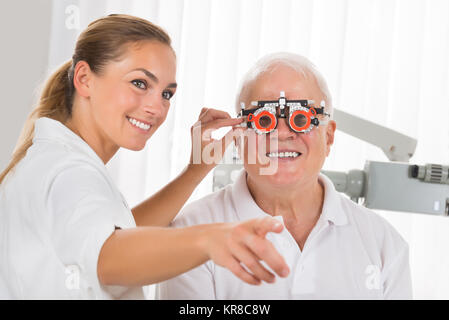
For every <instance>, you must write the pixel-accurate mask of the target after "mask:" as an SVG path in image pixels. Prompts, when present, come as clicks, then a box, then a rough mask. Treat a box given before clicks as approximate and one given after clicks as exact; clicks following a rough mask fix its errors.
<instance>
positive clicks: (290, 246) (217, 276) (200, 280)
mask: <svg viewBox="0 0 449 320" xmlns="http://www.w3.org/2000/svg"><path fill="white" fill-rule="evenodd" d="M319 181H320V182H321V183H322V185H323V186H324V189H325V197H324V203H323V209H322V213H321V215H320V217H319V219H318V221H317V223H316V225H315V226H314V228H313V229H312V231H311V233H310V235H309V236H308V238H307V241H306V243H305V245H304V247H303V250H302V251H301V250H300V248H299V246H298V245H297V243H296V241H295V239H294V238H293V236H292V235H291V234H290V233H289V231H288V230H287V228H284V230H283V231H282V233H280V234H275V233H269V234H268V235H267V239H269V240H271V241H272V242H273V244H274V246H275V248H276V249H277V250H278V251H279V253H280V254H281V255H282V256H284V258H285V259H286V262H287V264H288V265H289V267H290V274H289V276H288V277H287V278H280V277H276V282H275V283H274V284H268V283H265V282H263V283H262V284H261V285H260V286H252V285H249V284H246V283H244V282H242V281H241V280H240V279H238V278H237V277H235V276H234V275H233V274H232V273H231V272H230V271H229V270H227V269H225V268H222V267H220V266H218V265H216V264H215V263H213V262H212V261H208V262H206V263H205V264H203V265H201V266H199V267H197V268H194V269H192V270H191V271H189V272H187V273H184V274H182V275H180V276H178V277H176V278H173V279H170V280H168V281H165V282H162V283H160V284H158V286H157V288H156V297H157V298H158V299H411V298H412V287H411V277H410V269H409V258H408V245H407V243H406V242H405V241H404V240H403V239H402V238H401V236H400V235H399V234H398V232H397V231H396V230H394V228H393V227H392V226H391V225H390V224H389V223H388V222H387V221H386V220H384V219H383V218H382V217H380V216H379V215H377V214H376V213H374V212H373V211H371V210H369V209H367V208H365V207H362V206H360V205H357V204H355V203H354V202H352V201H351V200H349V199H348V198H346V197H344V196H343V195H341V194H340V193H338V192H337V191H336V190H335V188H334V185H333V184H332V182H331V181H330V180H329V178H327V177H326V176H324V175H320V176H319ZM263 216H267V213H265V212H264V211H262V210H261V209H260V208H259V207H258V206H257V204H256V203H255V201H254V200H253V198H252V196H251V194H250V193H249V190H248V187H247V184H246V172H245V171H244V170H242V172H241V173H240V175H239V177H238V179H237V181H236V182H235V183H234V184H233V185H232V186H231V185H230V186H227V187H225V188H224V189H222V190H219V191H217V192H215V193H213V194H211V195H208V196H206V197H205V198H203V199H200V200H197V201H195V202H192V203H191V204H190V205H188V206H186V207H185V209H184V210H182V212H181V214H180V215H179V216H178V217H177V218H176V219H175V221H174V222H173V226H175V227H184V226H191V225H196V224H203V223H215V222H236V221H243V220H248V219H252V218H258V217H263ZM276 218H277V219H279V220H280V221H281V222H283V220H282V217H281V216H278V217H276Z"/></svg>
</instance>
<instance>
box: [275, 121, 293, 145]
mask: <svg viewBox="0 0 449 320" xmlns="http://www.w3.org/2000/svg"><path fill="white" fill-rule="evenodd" d="M287 121H288V119H286V118H278V125H277V128H276V130H277V133H278V139H279V140H289V139H294V138H295V136H296V133H295V132H294V131H293V130H292V129H290V127H289V125H288V123H287Z"/></svg>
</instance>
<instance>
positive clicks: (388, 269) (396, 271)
mask: <svg viewBox="0 0 449 320" xmlns="http://www.w3.org/2000/svg"><path fill="white" fill-rule="evenodd" d="M382 275H383V287H384V298H385V299H388V300H399V299H400V300H410V299H412V297H413V294H412V280H411V275H410V264H409V249H408V245H407V244H405V245H404V247H403V249H402V250H401V251H400V252H399V253H398V255H397V256H396V257H395V258H394V259H393V260H392V262H391V263H390V264H388V265H386V266H385V268H384V270H383V273H382Z"/></svg>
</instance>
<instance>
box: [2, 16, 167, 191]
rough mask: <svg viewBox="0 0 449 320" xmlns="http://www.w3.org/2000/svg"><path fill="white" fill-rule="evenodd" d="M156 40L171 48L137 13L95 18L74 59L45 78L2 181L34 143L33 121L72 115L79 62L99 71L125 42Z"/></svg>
mask: <svg viewBox="0 0 449 320" xmlns="http://www.w3.org/2000/svg"><path fill="white" fill-rule="evenodd" d="M148 40H155V41H159V42H161V43H164V44H166V45H168V46H170V47H171V40H170V37H169V36H168V34H167V33H166V32H165V31H164V30H162V29H161V28H160V27H158V26H156V25H154V24H152V23H151V22H149V21H147V20H145V19H141V18H138V17H134V16H129V15H122V14H111V15H109V16H107V17H103V18H100V19H98V20H95V21H93V22H92V23H90V24H89V26H88V27H87V28H86V29H85V30H84V31H83V32H82V33H81V34H80V36H79V37H78V40H77V42H76V46H75V51H74V54H73V57H72V59H71V60H69V61H67V62H66V63H64V64H63V65H62V66H60V67H59V69H57V70H56V71H55V72H54V73H53V74H52V75H51V76H50V77H49V79H48V80H47V81H46V83H45V85H44V88H43V90H42V93H41V96H40V99H39V102H38V104H37V106H36V108H35V109H34V110H33V111H32V112H31V113H30V114H29V116H28V118H27V120H26V121H25V124H24V127H23V129H22V132H21V134H20V137H19V140H18V142H17V144H16V147H15V149H14V152H13V154H12V157H11V160H10V162H9V164H8V165H7V167H6V169H5V170H4V171H3V172H1V174H0V184H1V183H2V182H3V180H4V179H5V177H6V175H7V174H8V173H9V172H10V171H11V170H13V169H14V167H15V166H16V165H17V163H18V162H19V161H20V160H22V159H23V157H25V155H26V152H27V150H28V148H29V147H30V146H31V145H32V144H33V137H34V124H35V122H36V120H37V119H39V118H41V117H48V118H51V119H54V120H58V121H60V122H62V123H65V122H66V121H67V120H68V119H69V118H70V117H71V114H72V104H73V97H74V93H75V88H74V86H73V73H74V68H75V66H76V64H77V63H78V62H79V61H86V62H87V63H88V64H89V67H90V69H91V70H92V71H93V72H95V73H97V74H99V73H100V72H101V71H102V69H103V67H104V66H105V65H106V64H107V63H108V62H110V61H112V60H115V59H117V58H118V57H120V56H121V55H122V54H123V53H124V52H125V51H126V46H125V44H131V43H138V42H141V41H148Z"/></svg>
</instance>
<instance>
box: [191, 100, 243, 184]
mask: <svg viewBox="0 0 449 320" xmlns="http://www.w3.org/2000/svg"><path fill="white" fill-rule="evenodd" d="M242 121H243V119H242V118H231V116H230V115H229V114H228V113H227V112H224V111H220V110H216V109H209V108H203V109H202V110H201V113H200V115H199V117H198V121H197V122H196V123H195V124H194V125H193V126H192V127H191V129H190V132H191V135H192V152H191V155H190V163H189V168H190V169H193V170H196V171H197V172H199V173H200V174H202V175H203V176H206V175H207V173H208V172H209V171H210V170H212V169H213V168H214V167H215V166H216V165H217V164H218V163H219V162H220V161H221V159H222V158H223V155H224V152H225V150H226V148H227V147H228V146H229V144H230V143H231V142H232V141H233V138H232V137H233V131H234V128H232V129H230V130H229V131H228V133H227V134H226V135H225V136H224V137H223V138H221V139H220V140H215V139H213V138H212V136H211V133H212V131H214V130H217V129H219V128H222V127H227V126H235V125H238V124H240V123H242Z"/></svg>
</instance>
